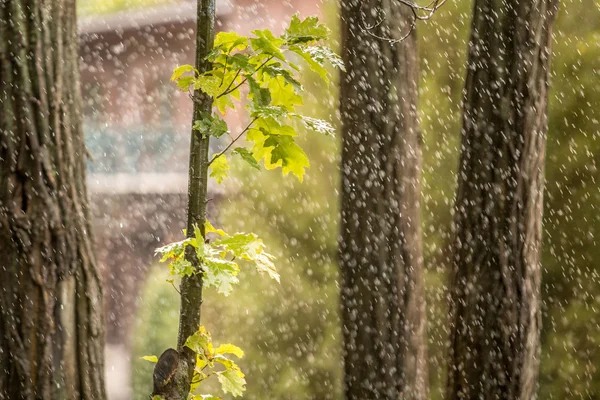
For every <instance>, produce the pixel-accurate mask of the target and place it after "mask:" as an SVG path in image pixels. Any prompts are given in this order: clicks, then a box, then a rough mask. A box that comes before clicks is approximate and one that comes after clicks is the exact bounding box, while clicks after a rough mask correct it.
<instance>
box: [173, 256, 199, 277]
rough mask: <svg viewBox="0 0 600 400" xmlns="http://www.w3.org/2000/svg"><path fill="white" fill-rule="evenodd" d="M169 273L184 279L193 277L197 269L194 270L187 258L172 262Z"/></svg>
mask: <svg viewBox="0 0 600 400" xmlns="http://www.w3.org/2000/svg"><path fill="white" fill-rule="evenodd" d="M169 271H170V272H171V275H175V276H179V277H182V278H183V277H184V276H192V275H194V274H195V273H196V272H197V270H196V268H194V266H193V265H192V264H191V263H190V262H189V261H188V260H186V259H185V258H180V259H178V260H175V261H172V262H170V263H169Z"/></svg>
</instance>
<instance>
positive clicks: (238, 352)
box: [215, 343, 244, 358]
mask: <svg viewBox="0 0 600 400" xmlns="http://www.w3.org/2000/svg"><path fill="white" fill-rule="evenodd" d="M215 354H233V355H234V356H236V357H239V358H242V357H244V351H243V350H242V349H240V348H239V347H237V346H236V345H234V344H231V343H226V344H222V345H220V346H219V347H217V348H216V349H215Z"/></svg>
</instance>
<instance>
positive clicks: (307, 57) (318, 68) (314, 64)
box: [290, 45, 329, 84]
mask: <svg viewBox="0 0 600 400" xmlns="http://www.w3.org/2000/svg"><path fill="white" fill-rule="evenodd" d="M290 50H291V51H293V52H294V53H296V54H298V55H299V56H300V57H302V58H303V59H304V61H306V63H307V64H308V67H309V68H310V69H311V70H312V71H314V72H316V73H317V74H319V76H320V77H321V79H323V80H324V81H325V82H326V83H327V84H329V77H328V76H327V70H326V69H325V68H324V67H323V65H322V63H319V62H318V61H317V60H315V59H313V57H312V55H311V54H310V53H309V52H307V51H305V50H304V49H303V48H301V47H300V46H297V45H294V46H290Z"/></svg>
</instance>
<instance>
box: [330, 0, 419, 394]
mask: <svg viewBox="0 0 600 400" xmlns="http://www.w3.org/2000/svg"><path fill="white" fill-rule="evenodd" d="M341 18H342V29H341V31H342V55H343V59H344V63H345V64H346V69H347V72H346V73H345V74H343V75H342V77H341V88H340V110H341V121H342V164H341V169H342V182H341V188H342V189H341V226H340V232H341V233H340V241H339V263H340V274H341V278H340V286H341V316H342V327H343V328H342V329H343V349H344V350H343V352H344V354H343V357H344V374H345V377H344V393H345V396H346V398H347V399H367V398H368V399H383V398H388V399H392V398H399V397H400V395H401V393H402V394H403V395H404V398H407V399H413V398H414V399H424V398H426V397H427V386H428V385H427V371H426V365H425V361H426V360H425V352H426V339H425V301H424V290H423V260H422V254H421V248H422V245H421V228H420V205H419V204H420V169H421V148H420V144H421V137H420V131H419V126H418V120H417V113H416V104H417V94H418V93H417V80H418V74H417V49H416V36H415V35H411V36H409V37H408V38H406V39H405V40H404V41H400V42H398V41H394V39H396V40H398V39H401V38H402V37H403V36H404V35H406V33H407V32H409V30H410V29H411V28H410V26H411V23H412V10H411V9H410V8H408V7H406V6H404V5H402V4H400V3H394V2H390V1H379V0H377V1H369V2H363V1H357V0H347V1H343V2H342V3H341ZM371 27H373V28H372V29H369V30H368V31H367V29H368V28H371Z"/></svg>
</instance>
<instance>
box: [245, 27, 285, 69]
mask: <svg viewBox="0 0 600 400" xmlns="http://www.w3.org/2000/svg"><path fill="white" fill-rule="evenodd" d="M252 33H253V34H254V35H255V36H256V37H255V38H250V43H251V44H252V49H253V50H254V51H256V52H257V53H262V54H268V55H271V56H273V57H276V58H278V59H280V60H282V61H285V57H284V55H283V53H282V52H281V50H280V49H279V47H280V46H281V44H282V43H283V40H281V39H279V38H276V37H275V36H273V34H272V33H271V31H269V30H268V29H265V30H254V31H252Z"/></svg>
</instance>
